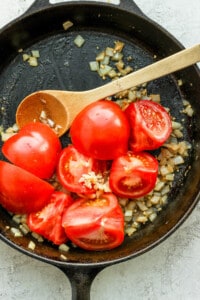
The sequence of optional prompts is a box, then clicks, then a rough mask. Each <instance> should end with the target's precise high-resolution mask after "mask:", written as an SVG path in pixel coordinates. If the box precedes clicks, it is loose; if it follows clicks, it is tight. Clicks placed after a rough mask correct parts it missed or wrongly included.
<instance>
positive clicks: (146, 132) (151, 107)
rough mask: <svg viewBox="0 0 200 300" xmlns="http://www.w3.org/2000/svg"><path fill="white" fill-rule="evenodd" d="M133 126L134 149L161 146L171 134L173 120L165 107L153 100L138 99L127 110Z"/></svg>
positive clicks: (141, 149) (138, 150) (132, 139)
mask: <svg viewBox="0 0 200 300" xmlns="http://www.w3.org/2000/svg"><path fill="white" fill-rule="evenodd" d="M125 114H126V116H127V117H128V120H129V122H130V127H131V138H130V148H131V150H132V151H137V152H140V151H143V150H153V149H157V148H159V147H160V146H161V145H162V144H163V143H164V142H165V141H166V140H167V139H168V137H169V136H170V134H171V131H172V122H171V118H170V116H169V114H168V112H167V111H166V110H165V108H164V107H163V106H162V105H160V104H158V103H156V102H153V101H151V100H138V101H136V102H133V103H131V104H130V105H129V106H128V107H127V109H126V110H125Z"/></svg>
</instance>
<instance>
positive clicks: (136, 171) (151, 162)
mask: <svg viewBox="0 0 200 300" xmlns="http://www.w3.org/2000/svg"><path fill="white" fill-rule="evenodd" d="M157 175H158V161H157V160H156V159H155V158H154V157H153V156H152V155H151V154H149V153H146V152H140V153H135V154H134V153H132V152H128V153H127V154H126V155H124V156H120V157H118V158H117V159H116V160H114V161H113V163H112V167H111V171H110V177H109V183H110V188H111V190H112V191H113V193H115V194H116V195H118V196H120V197H126V198H140V197H142V196H144V195H146V194H148V193H149V192H150V191H151V190H152V189H153V188H154V186H155V184H156V179H157Z"/></svg>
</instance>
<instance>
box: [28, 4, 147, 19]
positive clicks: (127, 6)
mask: <svg viewBox="0 0 200 300" xmlns="http://www.w3.org/2000/svg"><path fill="white" fill-rule="evenodd" d="M69 1H70V0H69ZM69 1H66V2H69ZM95 2H96V1H95ZM50 6H52V4H50V3H49V0H35V1H34V2H33V4H32V5H31V6H30V7H29V9H28V10H27V12H26V13H30V12H33V11H36V10H39V9H41V8H45V7H50ZM119 7H121V8H122V9H125V10H127V11H132V12H134V13H136V14H139V15H141V16H143V17H146V15H145V14H144V13H143V12H142V11H141V9H140V8H139V7H138V6H137V4H136V3H135V1H133V0H120V4H119Z"/></svg>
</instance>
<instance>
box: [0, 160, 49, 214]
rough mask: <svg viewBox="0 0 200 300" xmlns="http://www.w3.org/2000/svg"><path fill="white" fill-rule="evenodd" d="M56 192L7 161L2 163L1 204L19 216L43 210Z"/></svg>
mask: <svg viewBox="0 0 200 300" xmlns="http://www.w3.org/2000/svg"><path fill="white" fill-rule="evenodd" d="M53 191H54V188H53V186H52V185H50V184H49V183H48V182H46V181H44V180H42V179H40V178H39V177H36V176H35V175H33V174H31V173H29V172H27V171H25V170H23V169H22V168H19V167H17V166H14V165H12V164H10V163H7V162H5V161H0V204H1V205H2V206H3V207H4V208H6V209H7V210H8V211H10V212H13V213H19V214H26V213H30V212H36V211H38V210H40V209H42V208H43V207H44V206H45V205H46V204H47V203H48V202H49V201H50V198H51V195H52V193H53Z"/></svg>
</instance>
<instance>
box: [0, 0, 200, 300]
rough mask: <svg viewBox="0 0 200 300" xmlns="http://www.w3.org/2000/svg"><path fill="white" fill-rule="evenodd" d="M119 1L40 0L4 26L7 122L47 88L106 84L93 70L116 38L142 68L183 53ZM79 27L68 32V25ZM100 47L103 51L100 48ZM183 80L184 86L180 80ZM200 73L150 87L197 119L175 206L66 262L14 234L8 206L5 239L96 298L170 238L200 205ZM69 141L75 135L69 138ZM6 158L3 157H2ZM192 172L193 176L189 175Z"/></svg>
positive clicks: (76, 295)
mask: <svg viewBox="0 0 200 300" xmlns="http://www.w3.org/2000/svg"><path fill="white" fill-rule="evenodd" d="M121 2H122V3H121V4H120V5H119V6H115V5H111V4H105V3H104V4H99V3H96V2H94V3H93V2H73V3H70V2H68V3H62V4H57V5H54V6H51V5H50V4H49V3H48V1H47V0H43V1H41V0H40V1H35V3H34V4H33V5H32V7H31V9H30V10H29V11H27V12H26V13H25V15H23V16H21V17H20V18H18V19H16V20H15V21H13V22H11V23H10V24H9V25H7V26H6V27H4V28H3V29H2V30H1V31H0V53H1V60H0V70H1V71H0V72H1V73H0V101H1V106H3V107H4V108H5V110H4V111H1V115H0V124H3V125H4V127H5V128H7V127H8V126H11V125H13V123H14V121H15V111H16V107H17V105H18V103H19V102H20V101H21V99H22V98H24V97H25V96H26V95H28V94H30V93H31V92H34V91H36V90H39V89H67V90H85V89H89V88H93V87H96V86H98V85H101V84H102V80H101V79H100V78H99V77H98V76H97V75H96V74H94V73H92V72H91V71H90V70H89V68H88V62H89V61H91V60H93V59H94V58H95V57H96V54H97V52H99V49H104V48H105V47H106V46H109V45H110V46H113V42H114V41H115V40H122V41H125V43H126V47H125V57H128V56H129V55H132V56H133V57H134V66H137V68H140V67H142V66H144V65H147V64H149V63H151V62H153V61H154V60H155V58H154V55H156V56H157V58H158V59H160V58H162V57H165V56H168V55H170V54H172V53H174V52H176V51H179V50H181V49H182V48H183V46H182V45H181V44H180V43H179V42H178V41H177V40H176V39H175V38H174V37H173V36H171V35H170V34H169V33H168V32H166V31H165V30H164V29H163V28H161V27H160V26H158V24H156V23H155V22H153V21H151V20H150V19H148V18H147V17H146V16H144V15H143V14H142V12H141V11H140V10H139V8H138V7H137V6H136V5H135V4H134V3H133V2H132V1H131V0H130V1H129V0H126V1H121ZM66 20H71V21H72V22H73V23H74V25H73V27H71V28H70V29H69V30H68V31H64V30H63V28H62V23H63V22H64V21H66ZM79 33H80V34H81V35H82V36H83V37H84V38H85V40H86V42H85V45H84V47H82V48H77V47H76V46H74V44H73V40H74V38H75V37H76V35H77V34H79ZM97 46H98V47H99V49H97ZM20 48H23V49H24V50H25V52H28V51H29V50H31V49H38V50H39V51H40V55H41V58H40V63H39V66H38V67H37V68H31V67H30V66H28V64H26V63H23V62H22V57H21V54H20V53H18V49H20ZM180 78H181V79H182V81H183V85H182V86H178V85H177V79H180ZM199 85H200V72H199V70H198V68H197V67H196V66H193V67H190V68H187V69H185V70H183V71H181V72H177V73H176V74H173V76H166V77H164V78H161V79H159V80H155V81H154V82H151V83H150V84H149V85H148V90H149V92H152V93H160V94H161V97H162V100H163V104H164V105H166V106H168V107H170V108H171V110H172V111H173V114H174V116H176V118H177V120H182V114H181V113H180V111H181V109H182V99H183V98H186V99H188V100H189V101H190V102H191V104H192V107H193V109H194V111H195V114H194V117H193V118H189V117H185V120H184V121H183V126H184V139H185V140H188V141H189V142H190V143H192V145H193V150H192V152H191V154H190V156H189V157H188V159H187V160H186V163H185V165H184V166H183V167H182V168H181V170H180V172H179V174H178V175H177V176H176V180H175V182H174V184H173V187H172V190H171V194H170V196H169V204H168V206H167V207H166V208H165V209H164V210H163V211H162V212H161V213H160V215H159V217H158V218H157V219H156V221H155V222H154V223H153V224H148V225H146V226H144V228H142V229H141V230H140V231H138V232H137V233H136V234H135V235H133V237H130V238H125V241H124V243H123V245H121V246H120V247H119V248H117V249H114V250H112V251H105V252H87V251H83V250H81V249H78V248H75V249H72V250H70V251H69V253H68V254H67V257H68V260H67V261H62V260H61V259H60V253H59V252H58V251H57V250H56V248H55V247H53V246H52V245H51V244H50V243H48V242H45V243H43V244H39V243H37V242H36V243H37V246H36V249H35V251H34V252H31V251H30V250H28V249H27V245H28V242H29V237H23V238H14V237H13V236H12V235H11V234H10V233H9V230H6V229H5V228H6V226H13V225H14V224H13V223H12V220H11V217H10V216H9V215H8V213H7V212H6V211H4V209H2V208H0V238H1V239H2V240H3V241H5V242H6V243H7V244H9V245H10V246H11V247H14V248H15V249H17V250H19V251H21V252H22V253H24V254H27V255H29V256H31V257H33V258H36V259H39V260H42V261H43V262H46V263H50V264H52V265H54V266H57V267H58V268H60V269H61V270H62V271H63V272H64V273H65V274H66V275H67V276H68V277H69V280H70V281H71V285H72V298H73V299H79V300H81V299H89V298H90V285H91V283H92V280H93V279H94V278H95V276H96V274H97V273H98V272H99V271H101V270H102V269H103V268H105V267H107V266H109V265H111V264H116V263H119V262H123V261H125V260H128V259H132V258H134V257H136V256H137V255H140V254H143V253H144V252H146V251H147V250H150V249H152V247H154V246H156V245H158V244H159V243H160V242H162V241H163V240H164V239H166V238H167V237H168V236H169V235H170V234H171V233H172V232H174V230H175V229H177V228H178V227H179V226H180V224H181V223H182V222H183V221H184V220H185V219H186V218H187V217H188V216H189V214H190V213H191V211H192V210H193V208H194V207H195V205H196V203H197V201H198V196H199V186H200V172H199V169H200V158H199V157H200V149H199V145H200V143H199V142H200V141H199V138H200V136H199V131H200V119H199V117H198V116H199V115H200V106H199V99H200V90H199ZM62 142H63V144H66V143H67V139H66V138H64V139H63V140H62ZM1 159H3V156H2V155H1ZM185 174H186V175H185Z"/></svg>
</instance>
